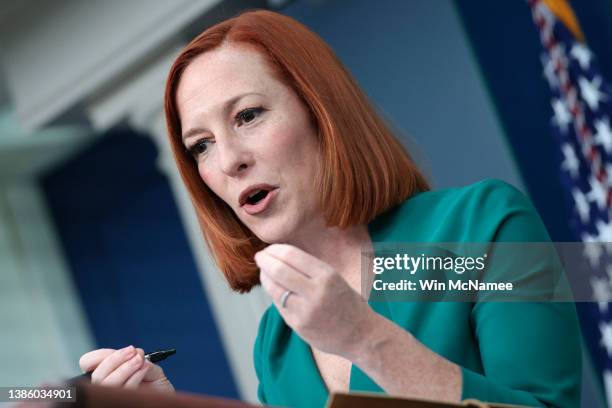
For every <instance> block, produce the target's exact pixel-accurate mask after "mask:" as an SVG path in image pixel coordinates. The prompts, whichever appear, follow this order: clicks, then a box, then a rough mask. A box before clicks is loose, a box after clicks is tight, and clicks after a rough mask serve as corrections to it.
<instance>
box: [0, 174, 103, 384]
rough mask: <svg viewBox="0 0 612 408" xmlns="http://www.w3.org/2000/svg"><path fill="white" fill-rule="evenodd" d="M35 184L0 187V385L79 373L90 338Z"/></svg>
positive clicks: (14, 183) (34, 382) (24, 180)
mask: <svg viewBox="0 0 612 408" xmlns="http://www.w3.org/2000/svg"><path fill="white" fill-rule="evenodd" d="M81 310H82V309H81V307H80V305H79V300H78V299H77V298H76V296H75V291H74V288H73V287H72V282H71V279H70V276H69V273H68V269H67V267H66V265H65V263H64V260H63V258H62V254H61V250H60V248H59V247H58V241H57V237H56V235H55V233H54V230H53V226H52V225H51V224H50V223H49V218H48V214H47V212H46V209H45V206H44V202H43V200H42V197H41V194H40V192H39V190H38V187H37V186H36V183H35V182H32V181H31V180H28V179H21V180H16V181H14V182H7V181H5V182H3V183H2V184H0V361H1V362H2V369H1V370H0V384H1V385H2V386H8V385H15V386H27V385H31V386H35V385H40V384H42V383H45V382H49V381H56V380H57V379H59V378H67V377H71V376H73V375H76V374H78V373H79V371H80V370H79V367H78V359H79V356H80V355H81V354H82V353H84V352H85V351H87V350H90V349H91V348H92V344H93V342H92V339H91V336H90V334H89V331H88V328H87V326H86V324H85V320H84V318H83V315H82V312H81Z"/></svg>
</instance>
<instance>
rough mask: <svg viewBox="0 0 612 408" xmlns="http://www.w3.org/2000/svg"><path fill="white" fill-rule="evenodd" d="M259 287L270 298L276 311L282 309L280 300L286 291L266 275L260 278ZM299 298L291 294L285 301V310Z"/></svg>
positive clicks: (295, 294)
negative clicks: (261, 287)
mask: <svg viewBox="0 0 612 408" xmlns="http://www.w3.org/2000/svg"><path fill="white" fill-rule="evenodd" d="M259 279H260V281H261V286H263V288H264V289H265V290H266V292H267V293H268V295H270V297H271V298H272V302H274V304H275V305H276V308H277V309H281V308H283V306H282V305H281V300H282V296H283V293H285V292H286V291H287V289H286V288H285V287H283V286H281V285H279V284H278V283H276V282H274V281H273V280H272V279H271V278H270V277H269V276H267V275H266V274H262V275H261V276H260V278H259ZM299 298H300V296H299V295H298V294H297V293H292V294H291V295H289V297H288V298H287V299H286V301H285V306H284V307H285V308H288V307H290V306H291V305H292V304H295V302H297V301H298V299H299Z"/></svg>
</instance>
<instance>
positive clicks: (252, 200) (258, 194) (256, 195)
mask: <svg viewBox="0 0 612 408" xmlns="http://www.w3.org/2000/svg"><path fill="white" fill-rule="evenodd" d="M269 192H270V190H257V191H255V192H253V194H251V195H249V196H248V197H247V199H246V204H250V205H255V204H257V203H258V202H260V201H261V200H263V199H264V198H266V196H267V195H268V193H269Z"/></svg>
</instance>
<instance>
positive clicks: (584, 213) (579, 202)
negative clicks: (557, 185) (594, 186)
mask: <svg viewBox="0 0 612 408" xmlns="http://www.w3.org/2000/svg"><path fill="white" fill-rule="evenodd" d="M572 196H573V197H574V202H575V203H576V211H578V215H580V219H581V220H582V222H584V223H586V222H587V221H588V220H589V215H590V208H589V202H588V201H587V199H586V197H585V196H584V194H583V193H582V191H580V190H579V189H577V188H574V189H573V190H572Z"/></svg>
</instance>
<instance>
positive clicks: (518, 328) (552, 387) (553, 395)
mask: <svg viewBox="0 0 612 408" xmlns="http://www.w3.org/2000/svg"><path fill="white" fill-rule="evenodd" d="M495 191H496V193H495V194H490V197H489V198H488V199H487V200H485V202H484V203H482V202H481V205H482V206H483V207H481V209H484V210H485V211H484V214H486V215H487V216H492V217H497V220H498V221H499V222H498V224H497V225H498V227H497V230H496V234H495V239H494V241H496V242H549V241H550V238H549V236H548V234H547V232H546V229H545V227H544V225H543V223H542V221H541V219H540V217H539V216H538V214H537V212H536V211H535V209H534V208H533V207H532V205H531V203H530V202H529V200H527V199H526V198H525V197H524V196H523V195H522V193H520V192H519V191H518V190H516V189H514V188H513V187H511V186H509V185H507V184H505V183H500V185H499V186H497V188H496V189H495ZM486 201H489V204H490V205H489V204H487V203H486ZM491 206H495V208H496V210H495V212H494V213H491V211H486V210H487V208H488V209H491ZM500 208H504V210H503V211H500V210H499V209H500ZM499 258H501V259H496V260H494V262H493V264H492V265H493V266H492V268H494V269H495V271H494V274H495V275H496V276H495V279H500V280H502V279H503V280H519V281H520V282H523V281H526V278H528V277H530V276H531V277H534V276H536V277H537V276H541V275H545V274H546V273H547V272H546V271H545V269H546V268H548V269H550V268H559V267H560V266H558V264H556V263H554V262H543V261H541V260H540V262H530V263H529V264H530V265H531V268H530V270H525V267H524V265H525V263H524V262H523V261H520V260H519V258H520V256H515V257H509V256H502V257H499ZM492 261H493V260H492ZM519 265H522V267H518V266H519ZM556 272H557V273H559V271H558V270H556ZM560 273H561V274H563V271H562V270H561V271H560ZM471 324H472V327H474V330H475V334H476V337H477V339H478V344H479V347H480V354H481V360H482V367H483V372H484V373H485V374H484V375H481V374H478V373H476V372H474V371H471V370H468V369H466V368H463V367H462V369H461V370H462V375H463V387H462V399H466V398H477V399H480V400H483V401H494V402H500V403H507V404H519V405H528V406H555V407H577V406H580V387H581V375H582V356H581V348H580V327H579V324H578V318H577V314H576V309H575V305H574V303H572V302H535V301H529V302H525V301H522V302H518V301H517V302H478V303H476V304H475V305H474V308H473V310H472V314H471Z"/></svg>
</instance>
